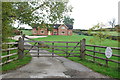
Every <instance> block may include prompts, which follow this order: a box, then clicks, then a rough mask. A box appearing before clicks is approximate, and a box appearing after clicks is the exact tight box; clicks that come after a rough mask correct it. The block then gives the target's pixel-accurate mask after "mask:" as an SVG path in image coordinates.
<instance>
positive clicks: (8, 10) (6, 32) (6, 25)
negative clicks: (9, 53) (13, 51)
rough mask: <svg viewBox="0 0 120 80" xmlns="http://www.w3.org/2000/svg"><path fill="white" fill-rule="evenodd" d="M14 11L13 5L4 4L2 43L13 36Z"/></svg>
mask: <svg viewBox="0 0 120 80" xmlns="http://www.w3.org/2000/svg"><path fill="white" fill-rule="evenodd" d="M13 15H14V9H13V6H12V3H9V2H3V3H2V41H6V38H7V37H9V36H11V34H12V33H11V31H12V24H11V23H13V19H14V18H13V17H11V16H13Z"/></svg>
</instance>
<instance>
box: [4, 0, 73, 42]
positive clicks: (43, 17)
mask: <svg viewBox="0 0 120 80" xmlns="http://www.w3.org/2000/svg"><path fill="white" fill-rule="evenodd" d="M67 3H68V2H53V1H51V0H50V1H48V0H44V1H43V0H41V1H40V2H3V3H2V18H3V19H2V22H3V25H2V26H3V29H2V31H3V32H2V34H3V36H4V37H2V40H3V41H4V40H5V39H6V38H7V37H9V36H10V35H9V34H8V33H11V29H12V23H13V22H14V21H16V20H18V21H19V24H28V25H30V26H31V25H32V24H33V23H39V24H44V23H47V24H48V23H57V22H58V21H59V22H61V21H62V20H63V16H64V14H66V13H67V12H71V11H72V7H68V5H67Z"/></svg>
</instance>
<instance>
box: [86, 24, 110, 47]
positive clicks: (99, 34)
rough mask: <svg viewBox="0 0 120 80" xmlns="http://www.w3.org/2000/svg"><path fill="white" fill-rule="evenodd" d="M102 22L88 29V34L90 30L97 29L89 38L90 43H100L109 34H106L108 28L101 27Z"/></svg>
mask: <svg viewBox="0 0 120 80" xmlns="http://www.w3.org/2000/svg"><path fill="white" fill-rule="evenodd" d="M101 25H104V24H102V23H101V24H100V23H98V24H97V25H95V26H93V27H92V28H90V29H89V30H88V34H91V33H92V31H95V30H98V31H96V32H95V33H94V34H93V38H91V39H90V43H93V44H96V43H99V44H100V45H101V43H102V41H105V40H106V38H107V37H109V36H110V35H109V34H108V31H109V30H108V29H105V28H103V26H101Z"/></svg>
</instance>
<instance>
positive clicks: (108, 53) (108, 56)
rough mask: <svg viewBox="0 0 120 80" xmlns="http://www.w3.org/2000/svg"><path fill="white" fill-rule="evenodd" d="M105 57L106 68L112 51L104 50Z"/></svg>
mask: <svg viewBox="0 0 120 80" xmlns="http://www.w3.org/2000/svg"><path fill="white" fill-rule="evenodd" d="M105 56H106V66H108V58H110V57H111V56H112V49H111V48H110V47H107V48H106V50H105Z"/></svg>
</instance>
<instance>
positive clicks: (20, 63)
mask: <svg viewBox="0 0 120 80" xmlns="http://www.w3.org/2000/svg"><path fill="white" fill-rule="evenodd" d="M7 41H8V42H15V41H16V40H11V39H9V40H7ZM3 46H4V47H3V48H6V46H7V45H3ZM12 46H14V45H10V47H12ZM17 51H18V50H11V51H10V54H12V53H17ZM5 55H7V52H2V56H5ZM17 57H18V55H13V56H10V57H9V59H13V58H17ZM31 59H32V57H24V58H23V59H21V60H15V61H12V62H10V63H7V64H4V65H2V66H1V67H2V69H1V71H0V72H2V73H6V72H8V71H11V70H15V69H17V68H19V67H21V66H24V65H26V64H28V63H29V62H30V61H31ZM6 60H7V57H6V58H3V59H2V62H5V61H6Z"/></svg>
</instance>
